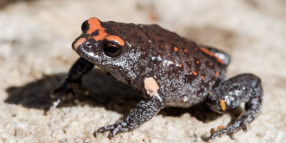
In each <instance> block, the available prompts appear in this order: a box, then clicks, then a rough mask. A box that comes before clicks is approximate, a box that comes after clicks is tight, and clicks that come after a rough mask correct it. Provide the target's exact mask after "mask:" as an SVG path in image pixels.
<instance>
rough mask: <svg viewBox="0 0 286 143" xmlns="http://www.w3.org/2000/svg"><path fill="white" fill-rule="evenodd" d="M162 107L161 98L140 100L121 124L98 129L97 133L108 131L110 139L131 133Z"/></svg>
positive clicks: (152, 97)
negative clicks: (120, 134) (123, 133)
mask: <svg viewBox="0 0 286 143" xmlns="http://www.w3.org/2000/svg"><path fill="white" fill-rule="evenodd" d="M156 94H157V93H156ZM158 96H159V95H158ZM164 105H165V104H164V103H163V101H162V100H161V98H158V97H156V96H151V97H149V98H145V99H142V100H141V101H140V102H139V103H138V105H137V106H136V107H135V109H134V110H132V111H131V113H130V114H129V115H128V116H127V117H126V118H125V119H124V120H123V121H122V122H120V123H116V124H112V125H109V126H105V127H102V128H99V129H98V130H97V132H100V133H102V132H106V131H110V133H109V135H108V137H109V138H112V137H114V136H115V135H116V134H119V133H122V132H128V131H131V130H133V129H135V128H138V127H139V126H140V125H142V124H143V123H145V122H147V121H149V120H150V119H151V118H152V117H154V116H155V115H156V114H157V113H158V112H159V111H160V110H161V109H162V108H163V107H164Z"/></svg>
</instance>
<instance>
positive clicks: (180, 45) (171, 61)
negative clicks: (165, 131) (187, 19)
mask: <svg viewBox="0 0 286 143" xmlns="http://www.w3.org/2000/svg"><path fill="white" fill-rule="evenodd" d="M140 28H141V30H142V31H143V33H145V35H146V37H148V40H149V41H148V43H149V44H148V45H145V46H144V47H142V49H144V51H146V52H147V53H146V55H148V56H149V57H151V59H153V65H154V67H153V70H154V71H153V72H154V73H155V74H154V77H155V78H156V79H157V82H158V84H160V85H163V86H165V88H164V89H163V90H164V91H163V92H164V93H165V94H166V96H168V97H167V98H166V99H167V100H169V101H170V102H169V105H174V104H175V105H174V106H178V105H177V104H179V103H182V101H184V100H185V103H184V104H185V105H184V106H191V105H193V104H196V103H199V102H201V101H203V100H204V97H205V96H206V95H207V94H208V92H209V91H210V90H211V88H212V87H213V86H214V84H215V81H216V80H217V79H218V78H219V75H223V72H224V68H223V65H222V63H220V61H219V60H218V59H217V58H216V57H214V56H213V55H210V53H208V51H205V50H206V49H205V48H203V47H200V46H198V45H197V44H196V43H194V42H192V41H189V40H187V39H185V38H183V37H181V36H179V35H177V34H176V33H173V32H170V31H167V30H165V29H163V28H161V27H159V26H157V25H148V26H141V27H140ZM188 102H189V104H188ZM180 106H181V105H180Z"/></svg>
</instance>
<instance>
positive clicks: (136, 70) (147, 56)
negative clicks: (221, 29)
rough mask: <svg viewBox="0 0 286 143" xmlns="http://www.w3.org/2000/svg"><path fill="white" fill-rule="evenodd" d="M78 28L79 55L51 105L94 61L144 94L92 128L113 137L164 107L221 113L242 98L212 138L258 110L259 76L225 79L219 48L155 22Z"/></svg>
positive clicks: (86, 24) (248, 119)
mask: <svg viewBox="0 0 286 143" xmlns="http://www.w3.org/2000/svg"><path fill="white" fill-rule="evenodd" d="M82 31H83V33H82V34H81V35H80V36H79V37H78V38H77V39H76V40H75V41H74V42H73V44H72V47H73V49H74V50H75V51H76V52H77V53H78V54H79V55H80V57H81V58H79V59H78V61H77V62H76V63H75V64H74V65H73V67H72V68H71V70H70V72H69V74H68V77H67V79H66V80H65V82H64V83H63V84H62V85H61V86H60V87H59V88H58V89H56V90H55V92H54V94H53V95H54V96H53V98H54V99H55V100H56V101H55V105H58V104H59V103H60V102H62V101H63V100H66V99H67V98H66V96H65V95H66V94H67V93H69V92H71V93H74V92H75V91H74V90H76V89H77V88H78V87H80V86H81V85H80V84H81V78H82V76H83V75H84V74H85V73H87V72H88V71H90V70H91V69H92V68H93V67H94V65H96V66H98V67H99V68H101V69H103V70H105V71H106V72H108V73H110V74H111V75H112V76H114V77H115V78H116V79H118V80H120V81H122V82H123V83H125V84H127V85H129V86H131V87H132V88H134V89H136V90H138V91H140V92H143V93H144V95H145V96H144V97H143V99H142V100H141V101H140V102H139V103H138V105H137V106H136V108H135V109H134V110H133V111H132V112H131V113H130V114H129V115H128V116H127V117H126V118H125V119H124V120H123V121H122V122H120V123H117V124H113V125H109V126H105V127H102V128H100V129H98V132H105V131H110V134H109V137H113V136H114V135H116V134H118V133H121V132H126V131H130V130H132V129H135V128H137V127H139V126H140V125H141V124H143V123H144V122H146V121H148V120H150V119H151V118H152V117H154V116H155V115H156V114H157V113H158V112H159V111H160V110H161V109H162V108H164V107H166V106H180V107H190V106H193V105H196V104H198V103H206V105H208V106H209V107H210V109H212V110H214V111H216V112H219V113H225V112H227V111H229V110H231V109H233V108H235V107H238V106H239V105H240V103H242V102H245V112H244V113H243V114H242V115H241V116H240V117H239V118H238V119H236V120H235V121H234V123H232V124H230V125H228V126H227V127H225V128H223V129H221V130H218V131H216V132H213V133H212V135H211V138H214V137H215V136H218V135H221V134H226V133H231V132H235V131H237V130H238V129H240V128H242V129H243V130H246V126H247V125H248V124H249V123H250V122H251V121H253V120H254V119H255V118H256V117H257V116H258V114H259V111H260V109H261V102H262V95H263V93H262V87H261V82H260V79H259V78H258V77H256V76H255V75H252V74H241V75H238V76H235V77H233V78H231V79H228V80H225V79H224V72H225V70H226V67H227V66H228V64H229V63H230V57H229V56H228V55H227V54H226V53H224V52H222V51H220V50H217V49H215V48H211V47H207V46H201V45H197V44H195V43H194V42H192V41H189V40H187V39H185V38H182V37H180V36H178V35H177V34H175V33H173V32H169V31H167V30H165V29H163V28H161V27H159V26H157V25H135V24H125V23H116V22H101V21H99V20H98V19H97V18H90V19H89V20H87V21H85V22H84V23H83V25H82Z"/></svg>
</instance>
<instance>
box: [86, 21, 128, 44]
mask: <svg viewBox="0 0 286 143" xmlns="http://www.w3.org/2000/svg"><path fill="white" fill-rule="evenodd" d="M88 24H89V29H88V31H87V34H92V33H93V32H95V31H98V35H96V36H93V37H92V38H93V39H94V40H96V41H99V40H104V39H106V40H110V41H116V42H117V43H118V44H119V45H121V46H124V44H125V42H124V40H122V39H121V38H120V37H118V36H116V35H109V34H108V33H106V31H105V30H106V29H105V28H104V27H102V26H101V23H100V21H99V20H98V19H97V18H95V17H92V18H90V19H89V20H88Z"/></svg>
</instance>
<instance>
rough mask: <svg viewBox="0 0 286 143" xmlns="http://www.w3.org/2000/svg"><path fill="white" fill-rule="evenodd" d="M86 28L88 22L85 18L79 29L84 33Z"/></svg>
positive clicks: (87, 27)
mask: <svg viewBox="0 0 286 143" xmlns="http://www.w3.org/2000/svg"><path fill="white" fill-rule="evenodd" d="M88 29H89V24H88V21H87V20H86V21H84V22H83V23H82V25H81V31H82V32H84V33H86V32H87V30H88Z"/></svg>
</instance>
